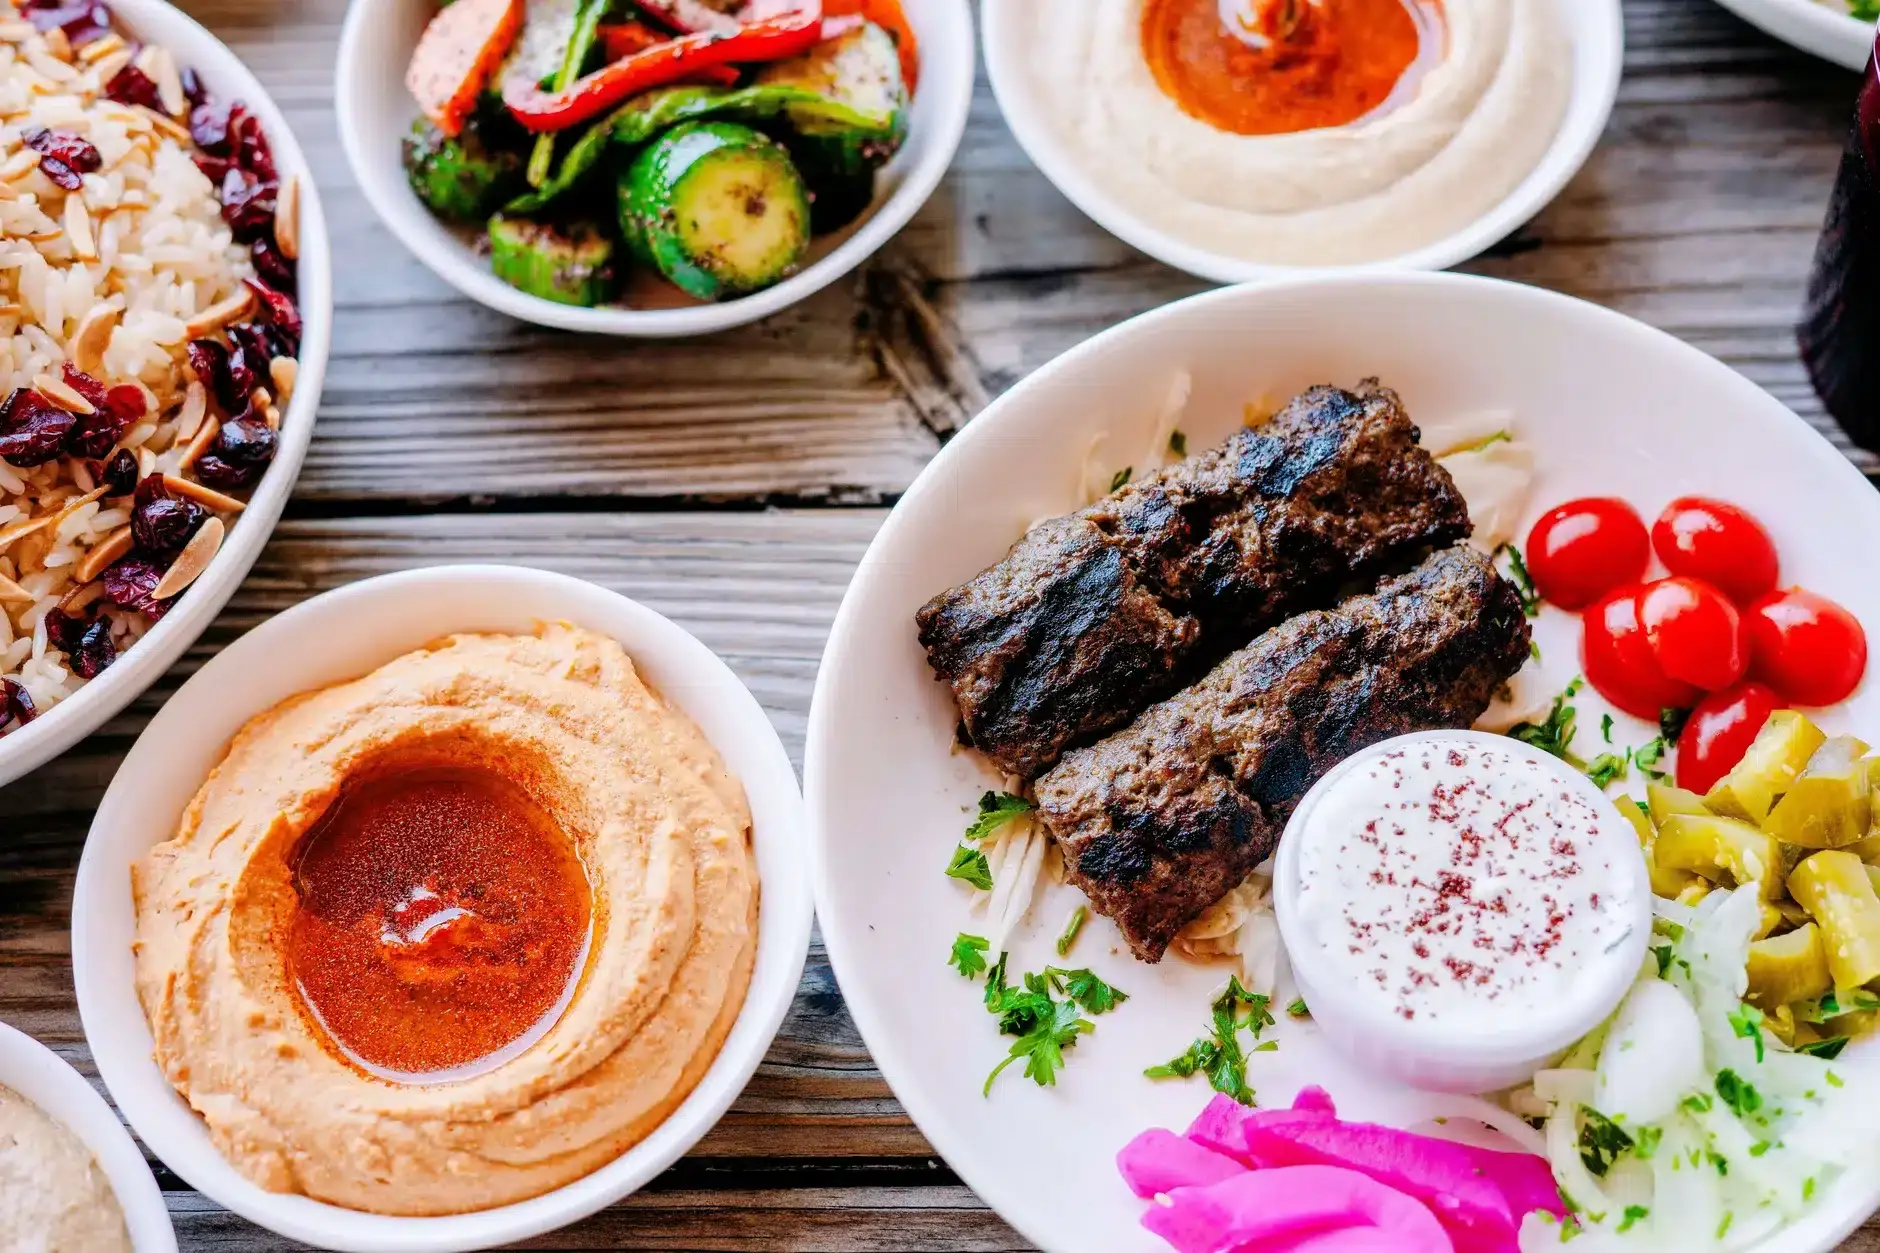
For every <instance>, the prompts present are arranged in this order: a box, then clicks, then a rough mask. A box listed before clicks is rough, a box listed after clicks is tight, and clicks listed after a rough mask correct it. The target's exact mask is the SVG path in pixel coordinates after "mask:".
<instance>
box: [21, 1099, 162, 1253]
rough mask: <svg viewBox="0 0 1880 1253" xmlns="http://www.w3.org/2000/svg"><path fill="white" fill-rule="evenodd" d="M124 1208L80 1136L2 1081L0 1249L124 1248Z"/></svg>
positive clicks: (96, 1251)
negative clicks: (55, 1120)
mask: <svg viewBox="0 0 1880 1253" xmlns="http://www.w3.org/2000/svg"><path fill="white" fill-rule="evenodd" d="M130 1248H131V1238H130V1233H129V1232H128V1231H126V1230H125V1227H124V1211H123V1209H122V1208H120V1207H119V1205H118V1199H117V1196H116V1194H115V1193H113V1192H112V1191H111V1185H110V1183H109V1182H108V1181H107V1180H106V1179H105V1177H104V1171H103V1170H102V1169H100V1168H99V1166H98V1160H97V1159H96V1158H94V1157H93V1156H92V1155H91V1150H90V1149H88V1148H86V1147H85V1145H84V1144H83V1143H82V1142H81V1141H80V1140H79V1138H78V1137H77V1136H75V1135H73V1134H72V1133H71V1132H70V1131H68V1130H66V1129H65V1128H64V1127H61V1126H60V1125H59V1124H58V1123H56V1122H54V1121H53V1120H52V1118H51V1116H50V1115H48V1114H47V1113H46V1112H45V1111H44V1110H42V1109H40V1108H39V1107H38V1106H37V1105H34V1104H33V1103H32V1102H31V1101H29V1100H27V1099H26V1098H25V1097H23V1096H21V1095H20V1094H19V1093H17V1092H15V1091H14V1090H13V1089H11V1088H8V1087H4V1086H0V1251H4V1253H16V1251H17V1253H130Z"/></svg>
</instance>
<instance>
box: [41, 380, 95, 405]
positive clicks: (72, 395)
mask: <svg viewBox="0 0 1880 1253" xmlns="http://www.w3.org/2000/svg"><path fill="white" fill-rule="evenodd" d="M33 390H34V391H36V392H38V393H39V394H40V395H41V396H44V397H45V398H46V399H47V400H50V401H51V402H52V403H53V404H55V405H58V406H59V407H60V408H61V409H64V410H66V411H67V412H70V413H77V414H93V413H96V412H98V411H97V410H96V409H94V408H92V404H91V402H90V401H89V400H86V399H85V398H84V397H83V396H81V395H79V394H78V392H77V391H75V390H74V389H73V387H72V385H71V384H70V383H68V382H66V381H65V380H64V379H55V378H53V377H52V376H51V375H50V374H35V375H33Z"/></svg>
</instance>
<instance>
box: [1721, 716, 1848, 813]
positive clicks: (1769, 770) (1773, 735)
mask: <svg viewBox="0 0 1880 1253" xmlns="http://www.w3.org/2000/svg"><path fill="white" fill-rule="evenodd" d="M1827 739H1828V737H1827V736H1826V735H1824V734H1822V731H1821V728H1819V727H1817V726H1816V725H1815V724H1814V723H1812V722H1810V721H1809V720H1808V719H1807V718H1804V717H1803V716H1802V715H1801V714H1799V713H1796V712H1795V711H1794V710H1793V709H1778V710H1776V711H1775V712H1774V713H1772V714H1770V715H1769V721H1768V722H1766V723H1764V724H1763V729H1762V730H1761V731H1760V732H1758V733H1757V735H1756V739H1755V741H1754V742H1753V743H1751V744H1750V746H1749V751H1748V752H1747V753H1744V754H1743V760H1742V761H1740V762H1738V763H1737V765H1736V769H1734V770H1732V771H1731V772H1730V773H1729V774H1726V775H1724V776H1723V778H1721V779H1719V780H1718V781H1717V784H1716V786H1715V787H1713V788H1711V789H1710V791H1708V792H1706V793H1705V794H1704V804H1705V805H1706V806H1708V807H1709V808H1710V810H1711V811H1712V812H1714V813H1719V814H1722V815H1724V816H1725V817H1728V818H1740V819H1742V820H1743V821H1745V822H1753V823H1756V824H1758V825H1761V823H1762V820H1763V819H1765V818H1767V817H1768V816H1769V810H1770V809H1771V808H1772V807H1773V806H1774V805H1775V803H1776V798H1777V797H1779V796H1781V795H1782V794H1783V793H1784V792H1786V791H1788V790H1789V788H1791V787H1792V786H1794V784H1795V780H1796V779H1797V778H1798V777H1799V776H1800V775H1801V773H1802V771H1803V769H1805V768H1806V767H1807V765H1808V759H1809V758H1810V757H1812V756H1814V755H1815V750H1816V749H1818V748H1820V747H1821V746H1822V745H1823V744H1824V743H1826V742H1827Z"/></svg>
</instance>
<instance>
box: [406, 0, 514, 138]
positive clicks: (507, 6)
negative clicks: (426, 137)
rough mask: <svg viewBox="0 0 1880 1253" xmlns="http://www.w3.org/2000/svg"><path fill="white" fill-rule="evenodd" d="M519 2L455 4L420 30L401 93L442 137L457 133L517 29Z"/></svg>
mask: <svg viewBox="0 0 1880 1253" xmlns="http://www.w3.org/2000/svg"><path fill="white" fill-rule="evenodd" d="M523 8H524V4H523V0H456V2H455V3H454V4H450V5H448V6H446V7H445V8H443V9H441V10H439V11H438V14H437V16H436V17H434V18H432V19H431V24H430V25H429V26H426V27H425V28H424V34H423V36H422V37H420V38H419V40H418V47H417V49H416V50H415V51H414V52H412V54H411V64H410V66H408V67H407V68H406V70H405V88H406V89H407V90H408V91H410V92H411V95H412V98H413V99H415V100H416V101H417V102H418V107H419V108H420V109H422V110H424V115H425V116H426V117H428V118H430V119H431V120H432V121H433V122H435V123H437V128H438V129H439V130H441V131H443V132H444V133H445V134H446V135H457V134H460V133H461V132H462V131H463V124H464V119H465V118H467V117H469V116H470V113H471V111H472V110H474V109H475V108H476V104H477V96H478V95H480V94H481V93H482V91H483V88H484V85H485V84H487V83H488V82H489V80H490V75H491V74H493V73H495V72H496V67H497V66H499V65H501V64H502V61H503V58H504V57H505V56H507V55H509V47H510V45H511V44H513V43H515V41H516V33H517V32H518V31H520V30H521V29H522V14H523Z"/></svg>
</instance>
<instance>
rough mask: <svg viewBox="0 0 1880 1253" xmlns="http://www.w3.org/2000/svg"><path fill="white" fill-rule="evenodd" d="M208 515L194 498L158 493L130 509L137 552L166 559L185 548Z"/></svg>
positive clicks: (133, 539)
mask: <svg viewBox="0 0 1880 1253" xmlns="http://www.w3.org/2000/svg"><path fill="white" fill-rule="evenodd" d="M152 477H155V476H154V475H153V476H152ZM208 518H209V511H208V510H207V509H204V508H203V507H202V506H201V505H199V504H197V503H196V502H195V501H193V500H189V499H187V498H186V497H182V496H167V495H166V496H159V497H157V498H156V499H154V500H151V501H149V502H147V503H144V504H140V505H138V506H137V507H136V508H135V509H133V510H132V511H131V540H132V542H133V543H135V544H136V545H137V551H138V552H140V553H144V554H147V555H148V556H151V557H162V558H164V559H166V560H167V559H169V558H172V557H175V556H176V554H178V553H180V552H182V551H183V545H185V544H187V543H189V537H190V536H192V535H194V534H195V533H196V531H197V529H198V528H200V527H201V526H202V524H203V523H204V522H206V521H207V520H208Z"/></svg>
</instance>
